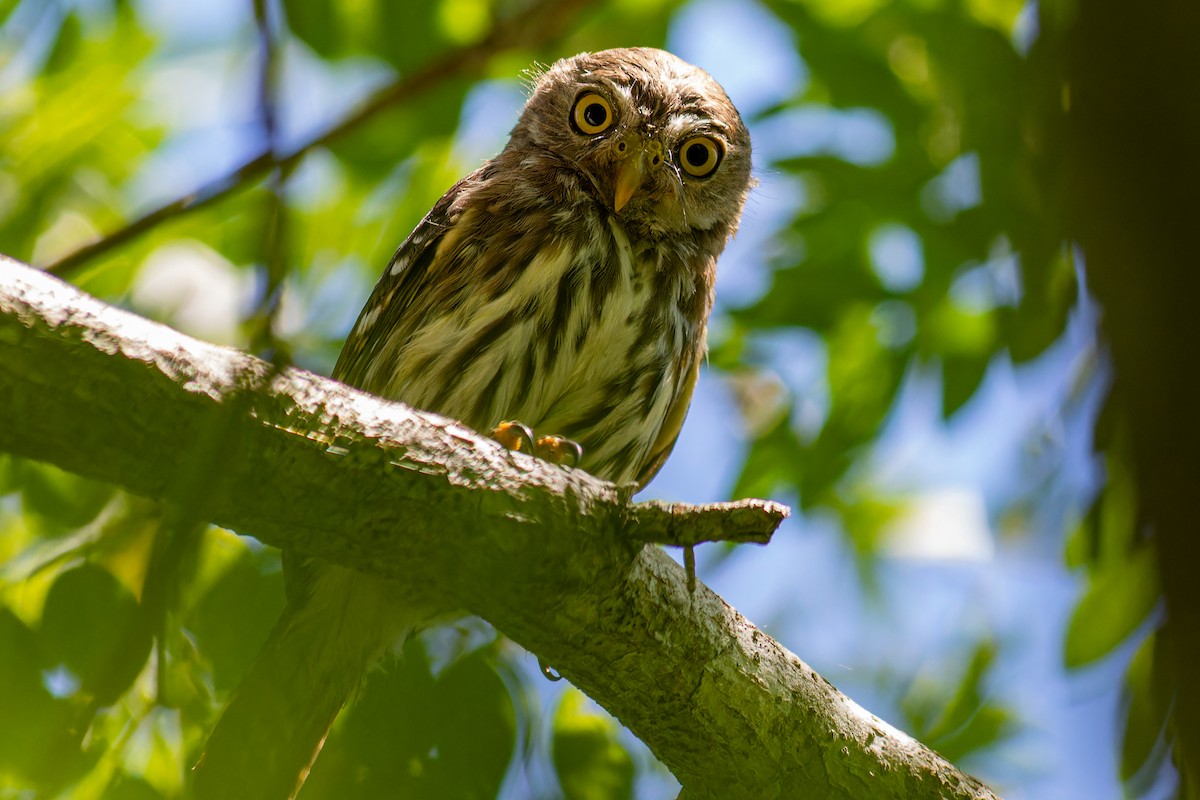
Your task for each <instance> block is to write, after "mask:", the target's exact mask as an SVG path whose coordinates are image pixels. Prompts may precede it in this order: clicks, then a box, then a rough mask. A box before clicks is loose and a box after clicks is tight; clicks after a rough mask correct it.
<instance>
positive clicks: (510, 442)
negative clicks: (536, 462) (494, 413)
mask: <svg viewBox="0 0 1200 800" xmlns="http://www.w3.org/2000/svg"><path fill="white" fill-rule="evenodd" d="M492 438H493V439H495V440H496V441H497V442H499V443H500V444H502V445H504V446H505V447H507V448H508V449H509V450H515V451H517V452H518V453H529V454H530V455H534V454H535V453H536V452H537V441H536V440H535V439H534V438H533V430H532V429H531V428H530V427H529V426H528V425H522V424H521V423H520V422H517V421H516V420H510V421H509V422H501V423H500V424H499V425H497V426H496V427H495V428H493V429H492Z"/></svg>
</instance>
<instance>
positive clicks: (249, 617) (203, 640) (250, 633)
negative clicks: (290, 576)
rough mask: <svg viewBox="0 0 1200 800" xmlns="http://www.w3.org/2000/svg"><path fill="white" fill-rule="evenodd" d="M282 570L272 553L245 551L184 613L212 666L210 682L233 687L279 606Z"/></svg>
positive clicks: (281, 593)
mask: <svg viewBox="0 0 1200 800" xmlns="http://www.w3.org/2000/svg"><path fill="white" fill-rule="evenodd" d="M283 603H284V589H283V573H282V572H280V570H279V568H278V564H277V562H276V561H275V560H274V558H271V559H265V558H261V557H259V556H256V555H255V554H253V553H251V552H250V551H248V550H243V551H242V552H241V554H240V555H239V556H238V557H237V558H236V560H235V561H234V562H233V563H232V564H230V565H229V566H228V568H226V569H225V571H224V572H222V573H221V575H220V577H218V578H217V579H216V580H215V581H214V582H213V584H212V586H211V587H210V588H209V589H208V591H207V592H205V593H204V596H203V597H201V598H200V599H199V601H198V602H196V604H195V605H194V606H193V607H192V608H191V610H190V611H189V612H188V613H187V615H186V616H185V617H184V620H183V624H184V626H185V627H186V628H187V629H188V630H189V631H191V633H192V634H193V635H194V636H195V640H196V646H197V648H199V650H200V653H201V654H203V656H204V657H205V658H206V659H207V660H208V661H209V663H210V664H211V665H212V676H213V686H214V688H216V689H217V690H218V691H224V690H230V689H233V688H234V687H235V686H236V685H237V683H238V681H240V680H241V677H242V675H244V674H245V672H246V670H247V669H249V667H250V664H251V663H252V662H253V660H254V656H255V655H257V654H258V649H259V648H260V647H261V646H262V643H263V642H264V641H266V638H267V634H268V633H269V632H270V630H271V626H272V625H274V624H275V620H276V619H277V618H278V617H279V614H280V612H282V611H283Z"/></svg>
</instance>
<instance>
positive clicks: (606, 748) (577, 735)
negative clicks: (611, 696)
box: [554, 690, 633, 800]
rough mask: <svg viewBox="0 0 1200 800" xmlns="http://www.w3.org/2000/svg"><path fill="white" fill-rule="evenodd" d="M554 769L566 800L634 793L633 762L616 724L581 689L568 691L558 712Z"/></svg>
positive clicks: (611, 799)
mask: <svg viewBox="0 0 1200 800" xmlns="http://www.w3.org/2000/svg"><path fill="white" fill-rule="evenodd" d="M554 769H555V770H556V771H557V772H558V782H559V783H560V784H561V785H562V790H563V796H564V797H565V798H566V800H623V799H624V798H629V797H632V796H633V761H632V759H631V758H630V757H629V753H628V752H626V750H625V748H624V747H623V746H622V745H621V743H620V741H618V740H617V727H616V725H615V723H614V722H613V721H612V719H611V718H609V717H607V716H604V715H602V714H600V713H597V712H596V711H593V710H592V709H590V708H589V707H588V701H587V699H586V698H585V697H584V696H583V695H582V694H580V693H579V692H577V691H573V690H568V691H566V692H564V693H563V696H562V700H561V701H560V702H559V705H558V711H556V712H555V714H554Z"/></svg>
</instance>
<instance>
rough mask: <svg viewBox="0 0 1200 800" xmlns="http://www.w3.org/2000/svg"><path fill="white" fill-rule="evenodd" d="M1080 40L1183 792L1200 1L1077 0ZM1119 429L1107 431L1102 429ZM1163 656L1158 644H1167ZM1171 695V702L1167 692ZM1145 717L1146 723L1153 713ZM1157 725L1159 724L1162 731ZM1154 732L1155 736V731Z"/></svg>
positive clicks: (1192, 654)
mask: <svg viewBox="0 0 1200 800" xmlns="http://www.w3.org/2000/svg"><path fill="white" fill-rule="evenodd" d="M1075 13H1076V14H1077V15H1078V16H1077V19H1076V21H1075V23H1074V25H1073V27H1072V31H1071V35H1070V37H1069V39H1068V48H1069V49H1068V53H1069V58H1068V59H1067V70H1068V71H1067V75H1066V79H1067V85H1068V86H1069V87H1070V90H1071V93H1070V101H1071V102H1070V106H1069V111H1068V137H1069V138H1068V141H1067V146H1066V147H1065V148H1064V152H1066V153H1068V154H1069V155H1070V162H1069V164H1070V167H1071V172H1070V176H1069V177H1070V180H1069V181H1068V182H1067V184H1066V185H1067V188H1068V192H1067V197H1066V201H1067V210H1068V213H1069V215H1070V219H1069V221H1070V224H1071V232H1072V234H1073V235H1074V236H1076V237H1077V238H1078V240H1079V242H1080V243H1081V244H1082V245H1083V249H1084V252H1085V257H1086V262H1087V279H1088V284H1089V287H1090V288H1091V290H1092V291H1093V292H1094V293H1095V295H1096V298H1097V299H1098V300H1099V301H1100V303H1101V305H1102V306H1103V308H1104V313H1103V314H1102V315H1101V326H1102V329H1103V331H1104V334H1105V336H1106V338H1107V339H1108V341H1109V343H1110V345H1111V355H1112V360H1113V366H1114V368H1115V369H1114V375H1115V380H1114V384H1113V393H1112V396H1111V397H1110V398H1109V400H1108V404H1109V408H1108V409H1107V410H1106V414H1105V416H1106V417H1107V418H1108V420H1107V421H1108V422H1109V425H1108V427H1109V428H1110V430H1109V431H1108V432H1107V434H1106V432H1105V431H1103V430H1101V431H1100V433H1099V435H1100V437H1101V439H1102V441H1101V444H1102V445H1103V444H1108V445H1109V449H1110V451H1111V450H1112V449H1113V447H1112V444H1111V440H1112V439H1113V438H1115V434H1113V433H1112V432H1111V429H1112V428H1113V427H1117V426H1116V425H1113V424H1112V423H1113V421H1114V420H1120V422H1119V426H1120V429H1121V433H1122V435H1127V436H1128V439H1129V441H1130V443H1131V449H1132V459H1131V460H1132V462H1133V464H1132V467H1133V476H1134V480H1135V481H1136V485H1137V523H1136V524H1137V525H1138V529H1139V533H1140V534H1142V535H1145V536H1147V537H1152V538H1153V542H1154V545H1155V547H1156V548H1157V553H1158V562H1159V572H1160V574H1161V576H1162V587H1163V595H1164V596H1165V598H1166V612H1167V613H1166V624H1165V626H1164V628H1163V629H1162V630H1161V631H1160V632H1159V634H1158V635H1159V636H1160V637H1162V639H1161V640H1162V641H1163V642H1164V644H1165V645H1166V646H1165V647H1163V648H1161V649H1160V650H1158V651H1157V652H1161V653H1162V655H1163V656H1164V657H1163V658H1162V661H1163V662H1165V663H1155V665H1154V667H1155V674H1156V675H1165V676H1169V677H1170V678H1173V681H1172V682H1173V683H1174V686H1171V687H1170V688H1169V689H1167V688H1166V687H1161V686H1160V687H1158V688H1162V689H1163V691H1164V692H1167V691H1172V690H1173V691H1174V692H1175V693H1176V696H1175V698H1174V700H1173V702H1172V705H1171V713H1172V715H1173V724H1172V725H1170V726H1169V729H1168V731H1167V733H1168V735H1169V736H1173V737H1175V740H1176V743H1175V747H1174V757H1175V758H1174V760H1175V766H1176V767H1177V768H1178V770H1179V773H1180V788H1179V795H1178V796H1180V797H1194V796H1196V791H1197V788H1198V787H1200V681H1197V680H1196V678H1195V675H1196V665H1197V664H1198V663H1200V581H1197V580H1196V569H1197V564H1200V537H1197V536H1196V487H1197V486H1200V424H1198V423H1197V420H1196V414H1197V411H1198V410H1200V370H1198V369H1197V367H1196V352H1197V349H1200V337H1198V335H1197V332H1198V331H1200V328H1197V323H1196V312H1197V309H1196V306H1197V301H1198V299H1200V270H1198V269H1197V267H1196V261H1197V253H1196V246H1197V242H1196V223H1197V214H1196V208H1197V202H1196V192H1197V186H1200V150H1197V147H1196V144H1197V142H1200V95H1198V94H1197V93H1196V86H1195V77H1196V75H1197V74H1200V53H1198V51H1197V49H1196V38H1197V34H1198V33H1200V4H1197V3H1196V2H1195V0H1167V2H1163V3H1149V4H1145V5H1138V6H1133V5H1130V4H1127V3H1121V2H1117V0H1094V1H1093V2H1087V3H1080V4H1079V5H1078V7H1077V9H1076V11H1075ZM1106 435H1107V438H1108V439H1109V442H1107V443H1106V442H1104V441H1103V438H1104V437H1105V436H1106ZM1155 658H1156V659H1157V658H1158V656H1157V655H1156V656H1155ZM1164 702H1165V701H1164ZM1142 724H1145V723H1142ZM1154 735H1157V734H1154ZM1154 735H1152V738H1153V736H1154Z"/></svg>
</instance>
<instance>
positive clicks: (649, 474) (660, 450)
mask: <svg viewBox="0 0 1200 800" xmlns="http://www.w3.org/2000/svg"><path fill="white" fill-rule="evenodd" d="M707 349H708V348H707V346H706V344H705V339H704V337H703V336H701V337H700V340H699V342H697V346H696V349H695V350H694V351H692V353H691V361H690V363H685V364H684V365H683V367H684V369H681V370H680V372H681V373H682V379H681V380H680V382H679V389H678V391H677V392H676V393H675V398H674V399H673V400H672V401H671V405H670V406H669V407H668V408H667V414H666V416H665V417H663V423H662V427H661V428H659V429H658V436H656V437H655V439H654V444H653V445H651V446H650V450H649V451H648V453H647V455H646V460H645V461H644V462H643V463H642V468H641V470H639V471H638V476H637V483H638V487H639V488H642V487H645V485H646V484H648V483H649V482H650V481H651V480H653V479H654V476H655V475H657V474H658V471H659V470H660V469H662V465H663V464H664V463H665V462H666V460H667V456H669V455H671V450H672V449H674V447H675V440H676V439H678V438H679V430H680V428H682V427H683V420H684V417H686V416H687V412H688V407H689V406H690V405H691V404H692V393H693V392H695V390H696V380H697V379H698V378H699V377H700V362H702V361H703V360H704V355H705V353H706V352H707Z"/></svg>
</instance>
